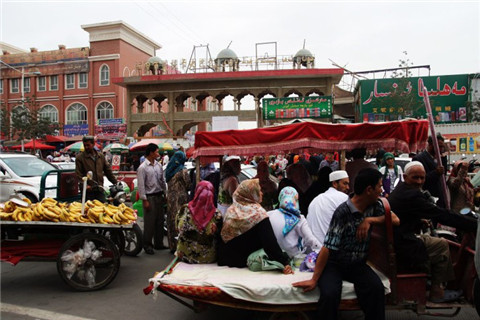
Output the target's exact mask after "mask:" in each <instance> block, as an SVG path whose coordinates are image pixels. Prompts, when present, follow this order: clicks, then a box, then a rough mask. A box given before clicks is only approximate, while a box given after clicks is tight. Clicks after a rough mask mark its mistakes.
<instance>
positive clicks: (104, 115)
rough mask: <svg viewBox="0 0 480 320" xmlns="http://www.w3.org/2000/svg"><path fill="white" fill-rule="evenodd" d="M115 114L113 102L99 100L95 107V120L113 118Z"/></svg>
mask: <svg viewBox="0 0 480 320" xmlns="http://www.w3.org/2000/svg"><path fill="white" fill-rule="evenodd" d="M114 116H115V114H114V108H113V104H111V103H110V102H109V101H101V102H99V103H98V104H97V106H96V108H95V118H96V119H97V120H102V119H113V118H114Z"/></svg>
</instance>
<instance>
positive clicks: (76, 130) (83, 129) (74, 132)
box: [63, 124, 88, 137]
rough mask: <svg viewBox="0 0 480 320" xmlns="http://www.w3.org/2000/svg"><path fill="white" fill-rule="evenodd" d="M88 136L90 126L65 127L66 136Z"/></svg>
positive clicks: (72, 125)
mask: <svg viewBox="0 0 480 320" xmlns="http://www.w3.org/2000/svg"><path fill="white" fill-rule="evenodd" d="M87 134H88V124H66V125H64V126H63V135H64V136H67V137H68V136H85V135H87Z"/></svg>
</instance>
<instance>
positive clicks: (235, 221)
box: [221, 179, 268, 242]
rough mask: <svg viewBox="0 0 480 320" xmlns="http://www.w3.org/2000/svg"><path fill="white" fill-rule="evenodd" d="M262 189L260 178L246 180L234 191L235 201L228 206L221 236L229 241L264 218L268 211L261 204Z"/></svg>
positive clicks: (266, 216)
mask: <svg viewBox="0 0 480 320" xmlns="http://www.w3.org/2000/svg"><path fill="white" fill-rule="evenodd" d="M260 193H261V190H260V184H259V182H258V179H250V180H245V181H243V182H242V183H240V185H239V186H238V187H237V190H235V192H234V193H233V196H232V198H233V203H232V205H230V207H228V209H227V212H226V213H225V218H224V221H223V228H222V232H221V236H222V239H223V241H224V242H228V241H230V240H232V239H233V238H235V237H238V236H239V235H242V234H244V233H245V232H247V231H248V230H250V229H251V228H253V227H254V226H256V225H257V224H258V223H259V222H261V221H262V220H263V219H266V218H268V215H267V212H266V211H265V209H263V208H262V206H261V205H260V203H259V202H260V200H261V194H260Z"/></svg>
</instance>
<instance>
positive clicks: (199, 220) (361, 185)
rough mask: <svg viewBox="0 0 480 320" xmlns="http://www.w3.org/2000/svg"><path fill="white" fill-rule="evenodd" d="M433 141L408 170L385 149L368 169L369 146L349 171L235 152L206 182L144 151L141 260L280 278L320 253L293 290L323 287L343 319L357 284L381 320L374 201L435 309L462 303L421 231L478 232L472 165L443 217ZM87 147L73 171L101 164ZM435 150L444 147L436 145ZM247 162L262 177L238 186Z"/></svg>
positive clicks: (330, 312)
mask: <svg viewBox="0 0 480 320" xmlns="http://www.w3.org/2000/svg"><path fill="white" fill-rule="evenodd" d="M428 142H429V143H428V147H427V149H426V150H425V151H424V152H421V153H419V154H418V155H416V156H415V157H414V158H413V161H412V162H410V163H408V164H407V165H406V166H405V168H403V169H402V167H401V166H399V165H398V164H396V163H395V155H394V153H390V152H381V151H380V152H379V154H378V155H377V159H378V162H377V163H371V162H368V161H366V160H365V156H366V150H365V149H354V150H352V151H351V152H350V153H349V160H348V161H347V162H346V165H345V170H340V169H341V168H340V161H339V156H338V153H334V152H332V153H330V152H328V153H326V154H312V155H310V154H307V153H305V154H289V155H287V156H283V155H278V156H270V157H254V158H241V157H238V156H234V155H230V156H225V157H224V159H223V162H222V165H221V169H220V170H217V169H215V166H213V165H212V164H208V165H204V166H203V165H202V166H201V167H200V174H199V176H200V182H199V183H197V181H196V174H195V172H194V171H191V172H189V171H188V170H187V169H186V168H185V161H186V160H187V159H186V156H185V153H184V152H183V151H182V150H179V151H176V152H175V153H174V154H173V155H172V157H171V158H170V159H169V161H168V164H167V166H166V169H165V170H164V168H163V167H162V165H161V163H160V162H159V160H160V154H159V152H158V146H157V145H155V144H149V145H148V146H147V149H146V152H145V159H144V161H143V162H142V164H141V165H140V166H139V168H138V172H137V177H138V193H139V197H140V199H142V200H143V209H144V224H145V226H144V228H145V232H144V239H143V243H144V249H145V252H146V253H147V254H154V249H156V250H161V249H167V248H168V249H169V250H170V251H171V252H172V253H174V254H175V255H176V256H177V257H178V258H179V259H180V260H181V261H184V262H187V263H214V262H216V263H217V264H218V265H221V266H229V267H240V268H242V267H248V268H250V269H251V270H252V271H257V270H280V271H281V272H283V273H284V274H290V273H293V272H294V268H292V265H293V264H292V261H293V260H294V259H295V258H297V257H302V256H305V254H307V253H310V252H316V253H317V256H316V263H315V267H314V268H313V273H312V278H311V279H310V280H308V281H302V282H298V283H294V284H293V286H295V287H299V288H302V289H303V290H304V291H310V290H313V289H314V288H316V287H317V286H318V287H319V288H320V291H321V292H322V294H321V297H320V300H319V304H318V309H319V313H320V314H322V316H323V317H324V318H325V319H336V317H337V310H338V305H339V302H340V295H341V288H342V280H347V281H350V282H352V283H353V284H354V286H355V291H356V294H357V297H358V301H359V304H360V306H361V307H362V309H363V311H364V313H365V318H366V319H384V318H385V306H384V299H383V296H384V288H383V285H382V283H381V281H380V279H379V277H378V275H376V273H375V272H373V271H372V269H371V268H370V267H369V266H368V265H367V264H366V260H367V253H368V248H369V240H370V232H371V226H372V225H374V224H382V223H384V212H385V209H384V207H383V204H382V202H381V201H379V197H380V196H384V197H386V198H387V199H388V201H389V202H390V206H391V208H392V222H393V225H394V226H395V227H394V240H395V250H396V253H397V257H398V263H399V268H405V269H406V270H417V271H425V272H428V273H430V274H431V281H432V282H431V289H430V293H429V294H430V295H429V299H430V300H431V301H433V302H437V303H441V302H447V301H452V300H455V299H458V297H459V296H460V295H461V292H458V291H455V290H446V289H445V284H446V283H447V282H448V281H450V280H452V277H453V267H452V264H451V259H450V253H449V249H448V244H447V242H446V241H445V240H444V239H441V238H438V237H434V236H432V235H430V234H427V233H422V232H421V229H422V228H421V227H422V224H423V223H424V222H425V221H426V220H429V221H430V223H433V224H436V223H440V224H442V225H446V226H451V227H455V228H459V229H461V230H464V231H467V232H470V231H471V232H475V231H476V226H477V223H476V221H474V220H472V219H470V218H468V217H465V216H463V215H460V214H459V211H460V210H461V209H462V208H464V207H470V208H474V202H473V192H474V190H473V187H472V185H471V183H470V182H469V180H468V176H467V175H466V172H465V164H464V163H461V162H459V163H457V164H456V165H455V167H454V169H453V170H452V172H451V174H450V176H449V178H448V181H446V183H447V185H448V187H449V190H450V191H449V195H448V199H450V200H451V203H452V209H451V210H450V209H446V208H445V205H446V199H445V197H444V193H442V192H441V190H440V189H439V185H440V182H439V181H440V179H445V180H447V178H446V175H445V172H446V170H445V164H443V163H437V161H436V160H435V158H434V156H433V155H434V152H433V144H432V139H431V138H430V139H429V141H428ZM85 143H86V145H85V152H84V153H82V154H80V155H79V156H78V157H77V160H76V163H77V166H78V168H77V172H79V171H80V170H87V169H86V168H87V167H88V165H89V162H90V161H93V160H94V159H95V160H97V159H99V161H103V160H102V156H101V154H100V153H95V152H93V151H91V150H90V147H89V143H90V142H89V141H84V144H85ZM439 145H440V148H441V149H442V148H444V146H443V143H442V141H441V140H439ZM243 162H244V163H248V164H253V165H254V166H256V168H257V176H255V177H254V178H253V179H249V180H244V181H240V180H239V174H240V170H241V163H243ZM99 168H100V169H99ZM100 171H101V172H100ZM110 173H111V171H110V170H109V168H108V165H107V166H104V165H103V162H102V165H101V166H100V167H97V170H96V173H95V174H96V176H97V177H100V176H102V179H103V174H106V175H107V177H108V178H109V179H110V178H111V177H110ZM78 174H80V172H79V173H78ZM272 176H273V177H276V178H277V179H278V183H276V182H275V181H274V180H275V178H272ZM110 180H113V181H112V182H114V181H115V178H114V177H112V179H110ZM87 192H91V191H89V190H87ZM434 197H436V198H434ZM165 204H166V206H165ZM165 208H167V209H166V210H167V215H166V217H167V221H166V223H167V230H168V231H167V234H166V235H164V234H163V233H164V231H163V230H164V229H163V224H164V221H163V220H164V210H165ZM164 236H167V241H168V243H167V244H164V242H163V241H164ZM258 261H261V263H258Z"/></svg>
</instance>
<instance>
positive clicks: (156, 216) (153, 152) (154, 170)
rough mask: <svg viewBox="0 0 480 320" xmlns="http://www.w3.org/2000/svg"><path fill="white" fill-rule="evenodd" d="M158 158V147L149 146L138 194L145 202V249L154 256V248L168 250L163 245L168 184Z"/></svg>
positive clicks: (140, 169)
mask: <svg viewBox="0 0 480 320" xmlns="http://www.w3.org/2000/svg"><path fill="white" fill-rule="evenodd" d="M158 157H159V154H158V145H156V144H154V143H150V144H148V145H147V149H146V150H145V161H144V162H143V163H142V164H141V165H140V166H139V167H138V171H137V179H138V180H137V182H138V194H139V198H140V199H142V200H143V201H142V203H143V219H144V232H143V248H144V250H145V253H147V254H154V251H153V249H154V248H155V249H157V250H162V249H166V248H167V247H166V246H165V245H164V244H163V236H164V234H163V233H164V232H163V224H164V210H165V209H164V204H165V189H166V184H165V179H164V177H163V168H162V165H161V164H160V163H159V162H158V161H157V160H156V159H157V158H158ZM152 242H153V243H152Z"/></svg>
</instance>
